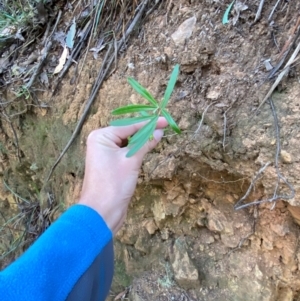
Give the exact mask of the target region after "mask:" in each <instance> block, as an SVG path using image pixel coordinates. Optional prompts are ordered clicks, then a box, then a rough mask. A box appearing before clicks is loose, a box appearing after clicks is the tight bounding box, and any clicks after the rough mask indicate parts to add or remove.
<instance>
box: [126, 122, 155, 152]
mask: <svg viewBox="0 0 300 301" xmlns="http://www.w3.org/2000/svg"><path fill="white" fill-rule="evenodd" d="M157 120H158V116H152V117H151V119H150V121H149V122H148V123H147V124H146V125H144V126H143V127H142V128H141V129H139V130H138V131H137V132H136V133H135V134H134V135H133V136H132V137H131V138H130V141H129V145H128V146H129V147H130V146H131V145H133V144H135V143H136V142H137V141H139V139H141V138H142V137H144V136H147V137H148V139H149V137H150V135H151V134H152V133H150V134H149V129H151V127H152V124H153V123H156V122H157Z"/></svg>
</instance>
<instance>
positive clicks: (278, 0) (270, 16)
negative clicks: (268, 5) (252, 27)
mask: <svg viewBox="0 0 300 301" xmlns="http://www.w3.org/2000/svg"><path fill="white" fill-rule="evenodd" d="M280 1H281V0H277V2H276V4H275V5H274V7H273V9H272V11H271V13H270V15H269V18H268V21H270V20H271V19H272V16H273V14H274V12H275V10H276V8H277V6H278V4H279V2H280Z"/></svg>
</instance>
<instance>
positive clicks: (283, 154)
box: [280, 150, 292, 164]
mask: <svg viewBox="0 0 300 301" xmlns="http://www.w3.org/2000/svg"><path fill="white" fill-rule="evenodd" d="M280 156H281V159H282V161H283V163H286V164H290V163H292V156H291V154H289V153H288V152H287V151H285V150H282V151H281V152H280Z"/></svg>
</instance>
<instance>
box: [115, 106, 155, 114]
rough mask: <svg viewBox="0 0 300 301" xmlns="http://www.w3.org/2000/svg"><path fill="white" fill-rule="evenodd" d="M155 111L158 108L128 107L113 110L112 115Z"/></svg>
mask: <svg viewBox="0 0 300 301" xmlns="http://www.w3.org/2000/svg"><path fill="white" fill-rule="evenodd" d="M155 109H157V108H156V107H153V106H148V105H128V106H124V107H120V108H117V109H115V110H113V111H112V112H111V113H112V115H121V114H128V113H136V112H141V111H154V110H155Z"/></svg>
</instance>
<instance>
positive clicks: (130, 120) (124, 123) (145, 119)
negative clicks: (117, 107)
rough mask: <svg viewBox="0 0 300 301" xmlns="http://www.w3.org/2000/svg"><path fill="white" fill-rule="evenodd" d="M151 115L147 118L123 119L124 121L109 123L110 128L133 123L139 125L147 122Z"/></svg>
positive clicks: (117, 120)
mask: <svg viewBox="0 0 300 301" xmlns="http://www.w3.org/2000/svg"><path fill="white" fill-rule="evenodd" d="M151 117H152V116H151V115H148V116H141V117H132V118H124V119H116V120H113V121H111V122H110V125H112V126H126V125H131V124H135V123H139V122H142V121H147V120H149V119H151Z"/></svg>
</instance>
